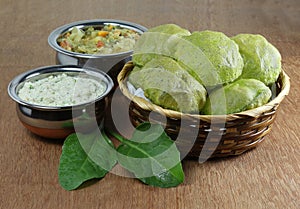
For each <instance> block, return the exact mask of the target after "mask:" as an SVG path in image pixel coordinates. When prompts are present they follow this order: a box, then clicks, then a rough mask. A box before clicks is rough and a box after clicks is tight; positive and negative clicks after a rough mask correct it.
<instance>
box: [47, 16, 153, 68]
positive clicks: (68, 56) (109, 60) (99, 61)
mask: <svg viewBox="0 0 300 209" xmlns="http://www.w3.org/2000/svg"><path fill="white" fill-rule="evenodd" d="M107 24H112V25H118V26H120V27H123V28H129V29H132V30H134V31H137V32H138V33H139V34H142V33H143V32H145V31H147V28H145V27H144V26H141V25H138V24H136V23H132V22H127V21H122V20H112V19H96V20H84V21H78V22H73V23H70V24H66V25H63V26H61V27H59V28H57V29H55V30H54V31H52V32H51V33H50V35H49V37H48V43H49V45H50V46H51V47H52V48H53V49H54V50H55V51H56V63H57V64H61V65H79V66H88V67H94V68H97V69H100V70H102V71H103V72H108V71H109V70H110V69H111V68H112V67H113V66H114V65H115V64H117V63H118V62H120V61H121V60H123V59H125V58H126V57H128V56H130V55H131V54H132V53H133V51H132V50H131V51H127V52H121V53H116V54H105V55H104V54H81V53H76V52H71V51H68V50H66V49H63V48H62V47H60V46H59V44H58V43H57V39H58V38H59V36H61V35H62V34H64V33H66V32H68V31H71V30H72V29H73V28H74V27H78V28H85V27H88V26H93V27H96V28H101V27H103V26H104V25H107Z"/></svg>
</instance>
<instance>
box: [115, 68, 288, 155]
mask: <svg viewBox="0 0 300 209" xmlns="http://www.w3.org/2000/svg"><path fill="white" fill-rule="evenodd" d="M132 69H133V63H132V62H128V63H126V64H125V66H124V67H123V69H122V71H121V72H120V73H119V75H118V83H119V87H120V90H121V91H122V93H123V94H124V95H125V96H126V97H127V98H128V99H129V100H130V101H131V102H130V106H129V115H130V119H131V122H132V124H133V125H134V126H137V125H139V124H140V123H142V122H147V121H151V122H154V123H160V124H162V125H163V126H164V127H165V131H166V133H167V134H168V135H169V136H170V137H171V138H172V139H173V140H176V145H177V146H178V149H179V150H180V152H181V153H187V156H186V157H187V158H198V159H199V157H200V158H205V159H208V158H214V157H227V156H233V155H240V154H242V153H244V152H245V151H247V150H250V149H252V148H254V147H256V146H257V145H258V144H260V143H261V142H262V141H263V139H264V136H265V135H266V134H268V133H269V132H270V131H271V127H272V124H273V122H274V120H275V117H276V113H277V109H278V107H279V104H280V103H281V101H282V100H283V99H284V97H285V96H286V95H287V94H288V92H289V88H290V83H289V78H288V76H287V75H286V74H285V73H284V71H282V72H281V74H280V76H279V78H278V80H277V82H276V88H277V89H276V91H277V95H276V97H275V98H273V99H272V100H271V101H270V102H269V103H267V104H265V105H264V106H261V107H258V108H255V109H252V110H247V111H244V112H240V113H235V114H229V115H196V114H184V113H180V112H177V111H173V110H168V109H164V108H162V107H160V106H157V105H155V104H153V103H151V102H148V101H146V100H145V99H143V98H140V97H136V96H134V95H132V94H131V93H130V92H129V90H128V88H127V76H128V75H129V73H130V72H131V70H132Z"/></svg>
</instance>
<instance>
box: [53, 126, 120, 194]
mask: <svg viewBox="0 0 300 209" xmlns="http://www.w3.org/2000/svg"><path fill="white" fill-rule="evenodd" d="M116 162H117V160H116V153H115V149H114V147H113V145H112V143H111V141H110V140H109V139H108V137H107V136H106V135H105V134H104V133H103V132H101V133H100V132H99V130H98V129H97V130H95V131H94V132H93V133H89V134H80V133H77V134H75V133H74V134H71V135H69V136H68V137H67V139H66V140H65V142H64V145H63V149H62V154H61V157H60V163H59V168H58V176H59V183H60V185H61V186H62V187H63V188H64V189H66V190H73V189H76V188H78V187H79V186H80V185H81V184H82V183H83V182H85V181H87V180H90V179H93V178H102V177H104V176H105V175H106V173H108V172H109V171H110V170H111V169H112V168H113V167H114V165H115V164H116Z"/></svg>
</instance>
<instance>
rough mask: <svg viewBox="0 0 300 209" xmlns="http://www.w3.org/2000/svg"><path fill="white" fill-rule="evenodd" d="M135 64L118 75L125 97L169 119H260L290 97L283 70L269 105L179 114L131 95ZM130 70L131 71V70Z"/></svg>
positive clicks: (287, 79) (126, 66)
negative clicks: (129, 81)
mask: <svg viewBox="0 0 300 209" xmlns="http://www.w3.org/2000/svg"><path fill="white" fill-rule="evenodd" d="M133 66H134V64H133V62H132V61H129V62H127V63H126V64H125V65H124V67H123V69H122V70H121V71H120V73H119V74H118V77H117V80H118V84H119V87H120V90H121V92H122V93H123V95H125V96H126V97H127V98H128V99H129V100H131V101H133V102H134V103H136V104H137V105H138V106H140V107H141V108H142V109H144V110H148V111H155V112H158V113H160V114H163V115H165V116H166V117H169V118H176V119H180V118H181V119H182V118H193V119H200V120H203V121H211V120H221V121H223V120H226V121H233V120H236V119H239V118H242V117H245V116H246V117H254V118H256V117H259V116H260V115H262V114H264V113H265V112H268V111H270V110H271V109H275V110H276V109H277V107H278V106H279V104H280V103H281V102H282V100H283V99H284V98H285V96H287V95H288V93H289V90H290V78H289V76H288V75H287V74H286V73H285V72H284V70H283V69H282V70H281V72H280V75H279V78H278V80H277V81H276V82H277V83H278V82H280V81H281V88H280V89H281V91H280V92H279V93H278V95H277V96H276V97H275V98H273V99H272V100H271V101H269V102H268V103H267V104H265V105H263V106H260V107H257V108H254V109H250V110H246V111H242V112H238V113H232V114H228V115H199V114H191V113H182V112H178V111H175V110H169V109H164V108H163V107H160V106H158V105H155V104H153V103H151V102H149V101H147V100H145V99H143V98H141V97H138V96H135V95H133V94H131V93H130V92H129V90H128V88H127V82H126V81H127V76H128V74H129V72H130V71H131V70H132V68H133ZM129 69H130V70H129Z"/></svg>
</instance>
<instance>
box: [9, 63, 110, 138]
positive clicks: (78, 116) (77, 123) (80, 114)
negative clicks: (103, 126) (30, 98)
mask: <svg viewBox="0 0 300 209" xmlns="http://www.w3.org/2000/svg"><path fill="white" fill-rule="evenodd" d="M59 73H66V74H68V75H73V76H85V77H88V78H92V79H95V80H97V81H99V82H100V81H103V82H104V83H105V84H106V90H105V92H104V93H103V94H102V95H100V96H99V97H97V98H96V99H95V100H93V101H87V102H83V103H80V104H78V105H74V106H62V107H56V106H41V105H36V104H31V103H28V102H26V101H23V100H22V99H21V98H20V97H19V96H18V91H19V89H20V88H22V86H23V85H24V82H25V81H28V80H38V79H41V78H44V77H46V76H49V75H51V74H59ZM113 86H114V84H113V81H112V79H111V78H110V77H109V76H108V75H107V74H106V73H104V72H102V71H99V70H98V69H93V68H87V67H85V68H82V67H79V66H72V65H55V66H46V67H42V68H38V69H34V70H30V71H27V72H25V73H22V74H20V75H18V76H16V77H15V78H14V79H13V80H12V81H11V82H10V83H9V85H8V94H9V96H10V97H11V98H12V99H13V100H14V101H15V102H16V103H17V108H16V109H17V115H18V117H19V119H20V121H21V122H22V124H23V125H24V126H25V127H26V128H27V129H29V130H30V131H31V132H33V133H34V134H37V135H39V136H42V137H46V138H65V137H66V136H68V135H69V134H70V133H73V132H75V131H76V132H77V131H78V132H87V131H89V130H91V129H93V128H95V127H96V126H98V125H99V124H100V123H101V122H102V120H103V117H104V114H105V111H106V107H107V102H108V98H107V97H108V95H109V93H110V92H111V90H112V88H113Z"/></svg>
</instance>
